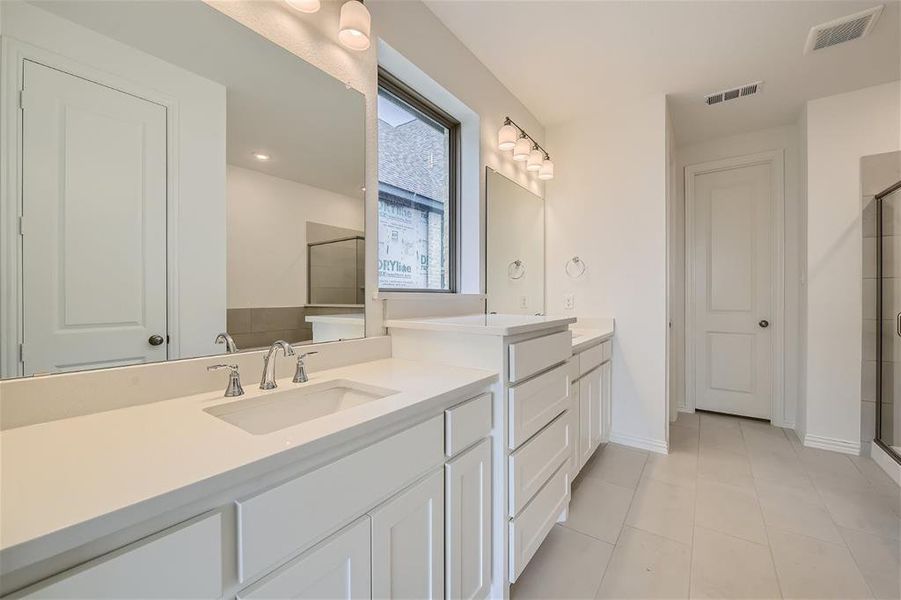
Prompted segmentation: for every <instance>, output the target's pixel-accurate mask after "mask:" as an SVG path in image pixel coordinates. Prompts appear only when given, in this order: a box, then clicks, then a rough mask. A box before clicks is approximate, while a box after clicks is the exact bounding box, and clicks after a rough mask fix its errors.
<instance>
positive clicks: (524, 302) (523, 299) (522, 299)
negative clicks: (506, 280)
mask: <svg viewBox="0 0 901 600" xmlns="http://www.w3.org/2000/svg"><path fill="white" fill-rule="evenodd" d="M519 307H520V308H529V301H528V299H527V298H526V297H525V296H520V297H519Z"/></svg>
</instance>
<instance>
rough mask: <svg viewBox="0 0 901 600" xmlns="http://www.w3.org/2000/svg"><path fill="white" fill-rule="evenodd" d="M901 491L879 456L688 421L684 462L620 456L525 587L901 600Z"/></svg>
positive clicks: (586, 494)
mask: <svg viewBox="0 0 901 600" xmlns="http://www.w3.org/2000/svg"><path fill="white" fill-rule="evenodd" d="M899 538H901V492H899V488H898V487H897V486H896V485H895V484H894V482H892V481H891V480H890V479H889V478H888V476H886V475H885V474H884V473H883V471H882V470H881V469H880V468H879V467H878V466H877V465H876V464H875V463H874V462H873V461H872V460H870V459H869V458H864V457H854V456H847V455H842V454H837V453H833V452H828V451H823V450H815V449H810V448H804V447H802V446H801V445H800V442H799V441H798V439H797V437H796V436H795V434H794V432H792V431H790V430H783V429H779V428H776V427H772V426H770V425H768V424H766V423H762V422H757V421H751V420H746V419H739V418H734V417H726V416H719V415H712V414H700V413H698V414H680V415H679V419H678V421H677V422H676V423H675V424H673V426H672V427H671V429H670V454H669V455H667V456H662V455H656V454H651V453H648V452H643V451H640V450H634V449H631V448H626V447H623V446H617V445H613V444H610V445H608V446H607V447H606V448H604V449H603V450H601V451H599V452H598V454H597V455H596V456H595V458H594V459H593V460H592V461H591V462H589V464H587V465H586V466H585V469H584V470H583V472H582V475H581V476H580V477H579V479H577V480H576V481H575V482H574V485H573V500H572V504H571V505H570V516H569V520H568V521H567V522H566V523H565V524H564V525H560V524H558V525H556V526H555V527H554V530H553V531H552V532H551V534H550V536H549V537H548V539H547V541H546V542H545V544H544V545H543V546H542V547H541V549H540V550H539V551H538V554H536V556H535V557H534V558H533V559H532V562H531V563H530V564H529V566H528V568H527V569H526V571H525V572H524V573H523V575H522V576H521V577H520V579H519V580H518V581H517V582H516V584H514V586H513V589H512V592H511V595H512V597H513V598H515V599H520V600H521V599H525V598H535V599H539V598H540V599H550V598H594V597H597V598H686V597H691V598H780V597H785V598H899V596H901V591H899V580H901V566H899V564H901V553H899Z"/></svg>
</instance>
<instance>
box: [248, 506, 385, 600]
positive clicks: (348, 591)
mask: <svg viewBox="0 0 901 600" xmlns="http://www.w3.org/2000/svg"><path fill="white" fill-rule="evenodd" d="M369 536H370V531H369V517H363V518H362V519H358V520H357V521H355V522H354V523H352V524H351V525H349V526H348V527H346V528H344V529H342V530H341V531H339V532H338V533H336V534H335V535H333V536H331V537H330V538H327V539H326V540H325V541H324V542H320V543H319V544H317V545H316V546H314V547H313V548H311V549H310V550H308V551H306V552H304V553H303V554H301V555H300V556H298V557H297V558H295V559H294V560H292V561H291V562H289V563H288V564H286V565H285V566H283V567H281V568H280V569H277V570H276V571H275V572H273V573H272V574H270V575H267V576H266V577H264V578H263V579H261V580H260V581H259V582H257V583H255V584H253V585H252V586H250V587H248V588H247V589H245V590H243V591H241V592H239V593H238V594H237V597H238V600H263V599H268V598H298V599H301V600H351V599H353V600H362V599H365V598H371V596H372V577H371V573H370V547H369V543H370V537H369Z"/></svg>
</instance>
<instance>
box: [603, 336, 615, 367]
mask: <svg viewBox="0 0 901 600" xmlns="http://www.w3.org/2000/svg"><path fill="white" fill-rule="evenodd" d="M601 349H602V350H603V351H604V359H603V360H604V362H607V361H608V360H610V359H611V358H613V340H607V341H606V342H603V343H602V344H601Z"/></svg>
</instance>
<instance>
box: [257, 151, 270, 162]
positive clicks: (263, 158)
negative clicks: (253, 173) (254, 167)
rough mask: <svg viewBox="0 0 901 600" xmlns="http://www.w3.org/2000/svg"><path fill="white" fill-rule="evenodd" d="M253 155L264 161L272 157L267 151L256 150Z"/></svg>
mask: <svg viewBox="0 0 901 600" xmlns="http://www.w3.org/2000/svg"><path fill="white" fill-rule="evenodd" d="M253 157H254V158H255V159H257V160H263V161H266V160H269V159H270V158H272V157H271V156H269V155H268V154H266V153H265V152H254V153H253Z"/></svg>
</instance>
